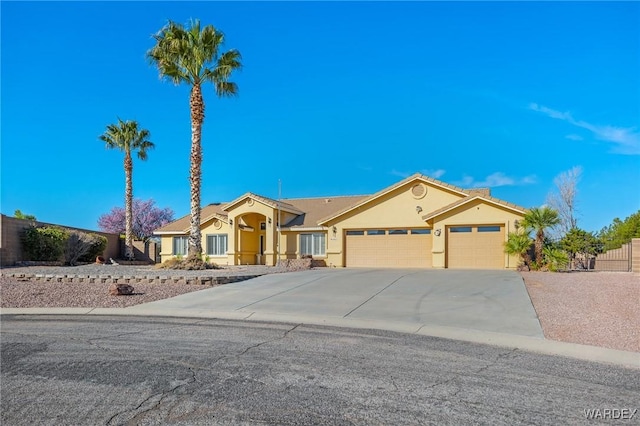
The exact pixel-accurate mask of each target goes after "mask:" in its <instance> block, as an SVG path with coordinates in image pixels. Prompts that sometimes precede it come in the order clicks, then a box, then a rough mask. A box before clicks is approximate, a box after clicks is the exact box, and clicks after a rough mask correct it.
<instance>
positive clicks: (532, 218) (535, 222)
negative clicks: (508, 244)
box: [522, 206, 560, 264]
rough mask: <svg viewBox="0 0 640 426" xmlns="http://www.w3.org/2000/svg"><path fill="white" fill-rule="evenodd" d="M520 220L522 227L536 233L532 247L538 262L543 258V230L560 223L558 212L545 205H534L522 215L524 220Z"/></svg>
mask: <svg viewBox="0 0 640 426" xmlns="http://www.w3.org/2000/svg"><path fill="white" fill-rule="evenodd" d="M522 222H523V223H522V226H523V227H525V228H526V229H532V230H533V231H534V232H535V233H536V236H535V243H534V248H535V254H536V262H538V264H540V263H541V262H542V260H543V259H544V258H543V255H542V246H543V244H544V231H545V230H546V229H547V228H552V227H554V226H556V225H557V224H559V223H560V217H559V216H558V212H557V211H555V210H554V209H552V208H549V207H547V206H543V207H534V208H532V209H530V210H529V211H528V212H527V213H526V214H525V215H524V220H523V221H522Z"/></svg>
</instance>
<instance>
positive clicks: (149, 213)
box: [98, 198, 173, 242]
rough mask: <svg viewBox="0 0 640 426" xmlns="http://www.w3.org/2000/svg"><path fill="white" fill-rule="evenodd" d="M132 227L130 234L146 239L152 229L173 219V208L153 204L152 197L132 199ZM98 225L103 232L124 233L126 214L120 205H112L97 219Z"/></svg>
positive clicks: (151, 234)
mask: <svg viewBox="0 0 640 426" xmlns="http://www.w3.org/2000/svg"><path fill="white" fill-rule="evenodd" d="M132 210H133V211H132V216H133V227H132V230H131V232H132V235H133V237H134V238H135V239H137V240H142V241H145V242H146V241H148V240H149V238H151V237H152V236H153V231H155V230H156V229H158V228H160V227H162V226H164V225H166V224H167V223H169V222H171V221H173V210H171V209H170V208H168V207H166V208H164V209H161V208H159V207H156V206H155V201H153V199H149V200H140V199H137V198H136V199H134V200H133V206H132ZM98 227H99V228H100V230H102V231H104V232H110V233H113V234H124V232H125V229H126V214H125V210H124V209H123V208H122V207H114V208H113V209H111V211H110V212H109V213H106V214H103V215H102V216H100V218H99V219H98Z"/></svg>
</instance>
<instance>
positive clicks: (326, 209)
mask: <svg viewBox="0 0 640 426" xmlns="http://www.w3.org/2000/svg"><path fill="white" fill-rule="evenodd" d="M364 198H367V196H366V195H352V196H341V197H318V198H295V199H294V198H292V199H285V200H284V201H286V202H288V203H289V204H291V205H292V206H294V207H295V208H297V209H299V210H301V211H303V212H305V213H303V214H301V215H299V216H297V217H295V218H294V219H293V220H291V221H289V222H288V223H286V224H283V225H282V226H283V227H286V228H288V227H291V228H296V227H303V226H304V227H307V226H318V225H319V220H320V219H321V218H323V217H326V216H330V215H333V214H335V213H336V212H337V211H339V210H342V209H344V208H345V207H349V206H351V205H353V204H356V203H358V202H359V201H361V200H362V199H364Z"/></svg>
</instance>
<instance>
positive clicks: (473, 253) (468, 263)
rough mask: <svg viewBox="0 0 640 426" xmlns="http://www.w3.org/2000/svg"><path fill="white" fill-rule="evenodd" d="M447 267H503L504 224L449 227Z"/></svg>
mask: <svg viewBox="0 0 640 426" xmlns="http://www.w3.org/2000/svg"><path fill="white" fill-rule="evenodd" d="M446 250H447V268H465V269H503V268H504V259H505V254H504V226H500V225H477V226H450V227H448V228H447V249H446Z"/></svg>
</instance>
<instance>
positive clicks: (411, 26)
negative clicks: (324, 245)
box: [0, 1, 640, 230]
mask: <svg viewBox="0 0 640 426" xmlns="http://www.w3.org/2000/svg"><path fill="white" fill-rule="evenodd" d="M0 7H1V10H0V13H1V42H2V46H1V61H2V63H1V101H2V102H1V108H2V110H1V113H2V117H1V118H2V127H1V137H2V145H1V155H2V157H1V165H2V172H1V179H2V181H1V191H2V192H1V198H0V201H1V206H0V207H1V211H2V213H4V214H7V215H13V212H14V210H16V209H20V210H22V212H24V213H28V214H34V215H36V216H37V218H38V219H39V220H42V221H45V222H52V223H59V224H63V225H70V226H77V227H84V228H89V229H97V223H96V222H97V219H98V217H99V216H100V215H101V214H103V213H106V212H108V211H110V210H111V208H112V207H114V206H122V205H123V204H124V201H123V197H124V171H123V168H122V161H123V155H122V153H120V152H119V151H109V150H106V149H105V147H104V144H103V143H102V142H100V141H99V140H98V136H99V135H100V134H102V133H103V132H104V130H105V128H106V126H107V125H108V124H110V123H113V122H115V121H116V120H117V117H120V118H122V119H126V120H137V121H138V122H139V124H140V125H141V126H142V127H144V128H146V129H149V130H150V132H151V136H152V137H151V140H152V141H153V142H154V143H155V144H156V148H155V149H154V150H153V151H151V152H150V153H149V159H148V160H147V161H146V162H140V161H135V163H134V195H135V196H136V197H139V198H143V199H148V198H153V199H154V200H155V201H156V203H157V205H158V206H160V207H171V208H172V209H173V210H174V211H175V213H176V217H180V216H182V215H185V214H187V213H188V210H189V209H188V206H189V182H188V161H189V160H188V157H189V144H190V124H189V106H188V105H189V100H188V96H189V88H188V87H185V86H181V87H180V86H179V87H176V86H173V85H172V84H170V83H167V82H164V81H161V80H159V78H158V73H157V70H156V69H155V68H153V67H152V66H151V65H149V64H148V63H147V61H146V60H145V52H146V51H147V50H148V49H149V48H151V47H152V46H153V40H152V37H151V36H152V34H154V33H155V32H157V31H158V30H159V29H160V28H161V27H162V26H163V25H164V24H165V23H166V22H167V20H168V19H171V20H174V21H177V22H181V23H187V22H188V21H189V19H190V18H200V19H201V20H202V22H203V23H207V24H209V23H210V24H213V25H215V26H216V27H218V28H220V29H221V30H223V31H224V32H225V35H226V45H225V47H226V48H236V49H238V50H240V52H241V53H242V56H243V64H244V68H243V69H242V71H241V72H240V73H238V74H237V75H236V77H235V79H234V80H235V81H236V82H237V84H238V85H239V88H240V96H239V97H237V98H234V99H218V98H216V96H215V93H214V90H213V88H212V87H205V88H204V96H205V102H206V119H205V123H204V128H203V148H204V163H203V179H204V182H203V187H202V200H203V204H207V203H210V202H219V201H230V200H232V199H234V198H236V197H238V196H240V195H242V194H243V193H245V192H247V191H251V192H255V193H258V194H261V195H264V196H268V197H274V198H275V197H277V195H278V180H279V179H280V180H281V181H282V195H283V197H285V198H294V197H306V196H327V195H355V194H371V193H374V192H376V191H378V190H380V189H382V188H384V187H386V186H388V185H391V184H393V183H395V182H397V181H398V180H400V179H402V178H404V177H405V176H408V175H410V174H413V173H415V172H422V173H425V174H428V175H430V176H432V177H434V178H438V179H441V180H443V181H445V182H448V183H452V184H456V185H460V186H464V187H476V186H490V187H491V188H492V194H493V195H494V196H496V197H499V198H502V199H505V200H507V201H511V202H513V203H516V204H519V205H522V206H525V207H533V206H539V205H541V204H543V203H544V202H545V199H546V196H547V194H548V192H549V191H550V190H552V189H553V178H554V177H555V176H556V175H558V174H559V173H561V172H563V171H566V170H569V169H571V168H572V167H574V166H581V167H582V168H583V177H582V180H581V182H580V184H579V186H578V189H579V193H578V209H579V226H581V227H582V228H585V229H587V230H599V229H600V228H602V227H603V226H605V225H607V224H609V223H610V222H611V221H612V219H613V218H614V217H620V218H624V217H626V216H628V215H630V214H632V213H634V212H635V211H637V210H638V209H639V208H640V185H639V183H638V182H640V133H639V128H640V29H639V22H640V21H639V17H640V3H637V2H621V3H614V2H603V3H598V2H587V3H578V2H566V3H561V2H541V3H538V2H535V3H534V2H521V3H506V2H492V3H488V2H487V3H485V2H471V3H463V2H442V3H440V2H405V3H391V2H374V3H369V2H351V3H349V2H313V3H311V2H278V3H275V2H233V3H225V2H194V3H186V2H180V3H172V2H65V3H59V2H39V3H36V2H7V1H3V2H2V3H0ZM245 164H252V166H250V167H244V166H243V165H245Z"/></svg>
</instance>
